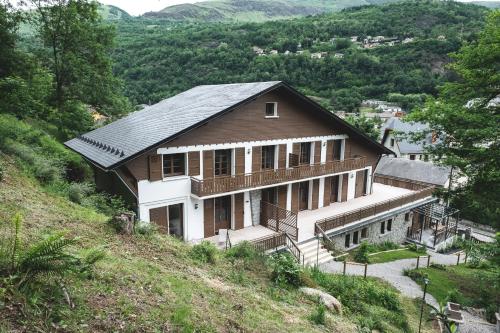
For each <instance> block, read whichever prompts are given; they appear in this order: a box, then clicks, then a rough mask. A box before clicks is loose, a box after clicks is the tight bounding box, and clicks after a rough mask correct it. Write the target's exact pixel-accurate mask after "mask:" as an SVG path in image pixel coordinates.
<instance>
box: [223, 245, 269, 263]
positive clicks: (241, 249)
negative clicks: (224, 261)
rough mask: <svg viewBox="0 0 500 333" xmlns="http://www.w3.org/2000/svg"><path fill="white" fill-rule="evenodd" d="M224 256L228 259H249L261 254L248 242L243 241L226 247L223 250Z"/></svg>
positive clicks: (258, 256)
mask: <svg viewBox="0 0 500 333" xmlns="http://www.w3.org/2000/svg"><path fill="white" fill-rule="evenodd" d="M225 256H226V257H227V258H229V259H243V260H244V261H251V260H254V259H256V258H260V257H261V256H262V254H261V253H260V252H259V251H257V249H255V247H254V246H253V245H252V244H251V243H250V242H247V241H244V242H241V243H238V244H236V245H235V246H233V247H231V248H230V249H228V250H227V251H226V252H225Z"/></svg>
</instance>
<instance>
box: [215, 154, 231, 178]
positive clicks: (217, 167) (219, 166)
mask: <svg viewBox="0 0 500 333" xmlns="http://www.w3.org/2000/svg"><path fill="white" fill-rule="evenodd" d="M222 157H225V158H226V161H223V160H219V159H221V158H222ZM232 158H233V157H232V149H217V150H215V151H214V177H227V176H231V174H232ZM224 164H225V168H224V167H223V165H224ZM224 169H226V173H222V170H224ZM217 172H219V173H217Z"/></svg>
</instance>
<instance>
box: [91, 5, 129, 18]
mask: <svg viewBox="0 0 500 333" xmlns="http://www.w3.org/2000/svg"><path fill="white" fill-rule="evenodd" d="M98 10H99V14H100V15H101V17H102V18H103V19H104V20H121V19H127V18H130V14H129V13H127V12H126V11H124V10H123V9H121V8H118V7H116V6H112V5H102V4H101V5H100V6H99V8H98Z"/></svg>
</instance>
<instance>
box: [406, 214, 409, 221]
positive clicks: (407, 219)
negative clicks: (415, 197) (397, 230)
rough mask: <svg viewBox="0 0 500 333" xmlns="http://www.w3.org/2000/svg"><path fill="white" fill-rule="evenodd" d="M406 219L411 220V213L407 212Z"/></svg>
mask: <svg viewBox="0 0 500 333" xmlns="http://www.w3.org/2000/svg"><path fill="white" fill-rule="evenodd" d="M405 221H410V213H406V214H405Z"/></svg>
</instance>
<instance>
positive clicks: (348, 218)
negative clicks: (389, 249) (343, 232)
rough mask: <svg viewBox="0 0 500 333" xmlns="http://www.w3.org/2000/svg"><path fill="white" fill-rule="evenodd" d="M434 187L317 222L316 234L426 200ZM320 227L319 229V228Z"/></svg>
mask: <svg viewBox="0 0 500 333" xmlns="http://www.w3.org/2000/svg"><path fill="white" fill-rule="evenodd" d="M433 191H434V187H433V186H431V187H427V188H425V189H422V190H420V191H418V192H415V193H410V194H406V195H403V196H400V197H398V198H394V199H390V200H386V201H383V202H380V203H377V204H373V205H370V206H366V207H363V208H360V209H357V210H354V211H351V212H347V213H344V214H341V215H336V216H332V217H328V218H325V219H322V220H319V221H316V223H315V228H314V234H315V235H317V234H318V233H320V230H321V229H322V230H325V232H328V231H329V230H332V229H335V228H338V227H341V226H343V225H346V224H349V223H352V222H355V221H359V220H362V219H364V218H367V217H370V216H374V215H377V214H380V213H382V212H385V211H388V210H391V209H394V208H397V207H401V206H403V205H406V204H409V203H411V202H414V201H417V200H420V199H424V198H426V197H429V196H431V195H432V193H433ZM318 227H319V228H318Z"/></svg>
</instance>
